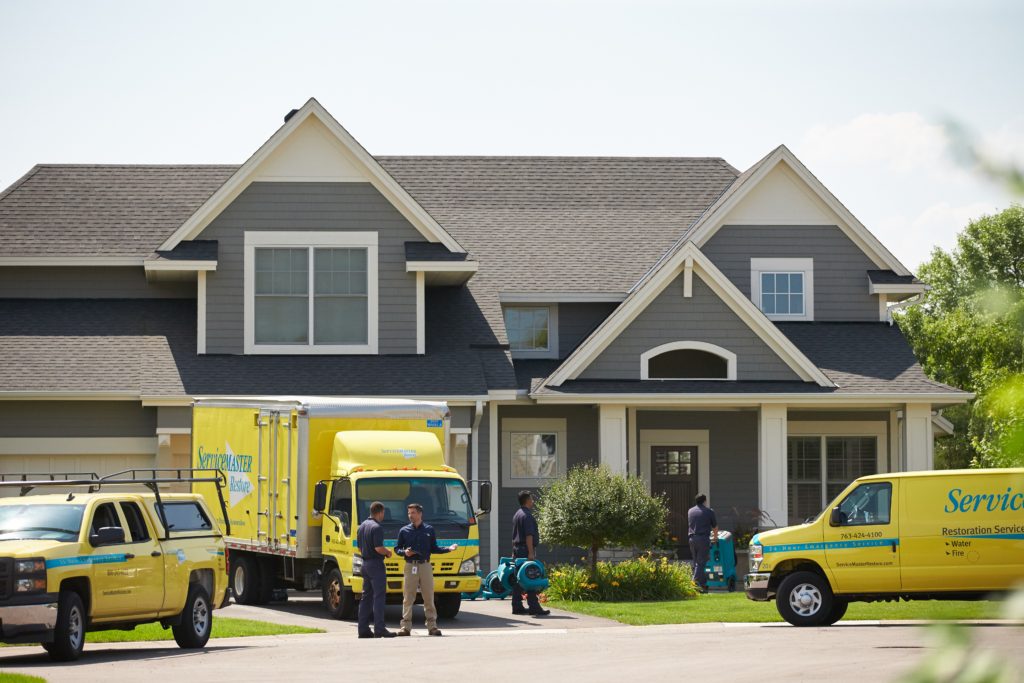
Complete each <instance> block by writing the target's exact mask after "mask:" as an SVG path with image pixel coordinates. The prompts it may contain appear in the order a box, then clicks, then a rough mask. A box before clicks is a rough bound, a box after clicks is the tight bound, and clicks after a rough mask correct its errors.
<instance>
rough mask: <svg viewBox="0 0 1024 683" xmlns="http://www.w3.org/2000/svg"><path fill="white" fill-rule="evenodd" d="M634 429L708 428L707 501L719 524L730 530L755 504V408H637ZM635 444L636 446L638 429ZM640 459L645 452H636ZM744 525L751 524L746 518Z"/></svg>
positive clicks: (645, 457)
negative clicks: (708, 483)
mask: <svg viewBox="0 0 1024 683" xmlns="http://www.w3.org/2000/svg"><path fill="white" fill-rule="evenodd" d="M636 422H637V431H638V432H639V431H640V430H643V429H706V430H708V441H709V443H708V448H709V449H710V455H709V463H710V465H711V472H710V479H709V481H710V484H711V492H710V493H709V494H708V504H709V505H710V506H711V508H712V509H714V511H715V514H716V515H717V516H718V525H719V528H721V529H723V530H726V531H732V530H733V529H735V528H736V524H737V521H738V519H743V518H744V517H750V515H751V514H752V513H754V511H755V510H757V507H758V486H757V448H758V445H757V441H758V438H757V430H758V414H757V412H756V411H752V410H744V411H731V412H710V411H709V412H691V411H679V412H672V411H654V410H651V411H642V410H641V411H637V417H636ZM636 436H637V447H638V449H639V436H640V435H639V433H638V434H637V435H636ZM637 452H638V454H639V457H640V458H641V459H642V460H641V462H643V463H646V462H647V456H646V455H645V454H642V453H639V450H638V451H637ZM745 525H746V526H748V527H749V526H752V524H751V523H750V522H749V521H747V522H745Z"/></svg>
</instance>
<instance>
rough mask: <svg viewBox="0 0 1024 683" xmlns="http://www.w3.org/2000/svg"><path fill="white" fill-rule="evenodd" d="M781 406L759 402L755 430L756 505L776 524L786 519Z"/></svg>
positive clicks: (783, 412) (784, 431)
mask: <svg viewBox="0 0 1024 683" xmlns="http://www.w3.org/2000/svg"><path fill="white" fill-rule="evenodd" d="M787 412H788V411H787V408H786V406H784V405H775V404H762V405H761V414H760V429H759V430H758V457H757V478H758V493H759V498H758V500H759V507H760V508H761V510H762V511H763V512H766V513H767V514H768V516H769V517H770V518H771V519H773V520H774V521H775V523H776V524H777V525H779V526H786V524H787V522H788V519H789V512H788V493H787V489H786V436H787V428H786V420H787Z"/></svg>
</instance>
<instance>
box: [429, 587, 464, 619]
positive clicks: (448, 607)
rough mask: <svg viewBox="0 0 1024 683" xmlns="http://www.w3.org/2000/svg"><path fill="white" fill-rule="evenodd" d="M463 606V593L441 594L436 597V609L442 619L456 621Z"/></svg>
mask: <svg viewBox="0 0 1024 683" xmlns="http://www.w3.org/2000/svg"><path fill="white" fill-rule="evenodd" d="M461 606H462V594H461V593H441V594H439V595H435V596H434V607H436V608H437V616H438V617H439V618H440V619H454V618H455V615H456V614H458V613H459V608H460V607H461Z"/></svg>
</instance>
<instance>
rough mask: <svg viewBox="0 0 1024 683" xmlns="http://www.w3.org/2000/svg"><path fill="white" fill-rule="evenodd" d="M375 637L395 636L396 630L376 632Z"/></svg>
mask: <svg viewBox="0 0 1024 683" xmlns="http://www.w3.org/2000/svg"><path fill="white" fill-rule="evenodd" d="M373 637H374V638H394V637H395V632H394V631H381V632H380V633H374V634H373Z"/></svg>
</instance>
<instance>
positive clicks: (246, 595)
mask: <svg viewBox="0 0 1024 683" xmlns="http://www.w3.org/2000/svg"><path fill="white" fill-rule="evenodd" d="M261 585H262V579H261V577H260V567H259V564H258V563H257V562H256V560H255V559H254V558H252V557H248V556H246V555H242V556H241V557H239V558H238V559H234V558H232V562H231V592H232V593H234V594H235V602H237V603H238V604H239V605H256V604H259V597H260V586H261Z"/></svg>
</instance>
